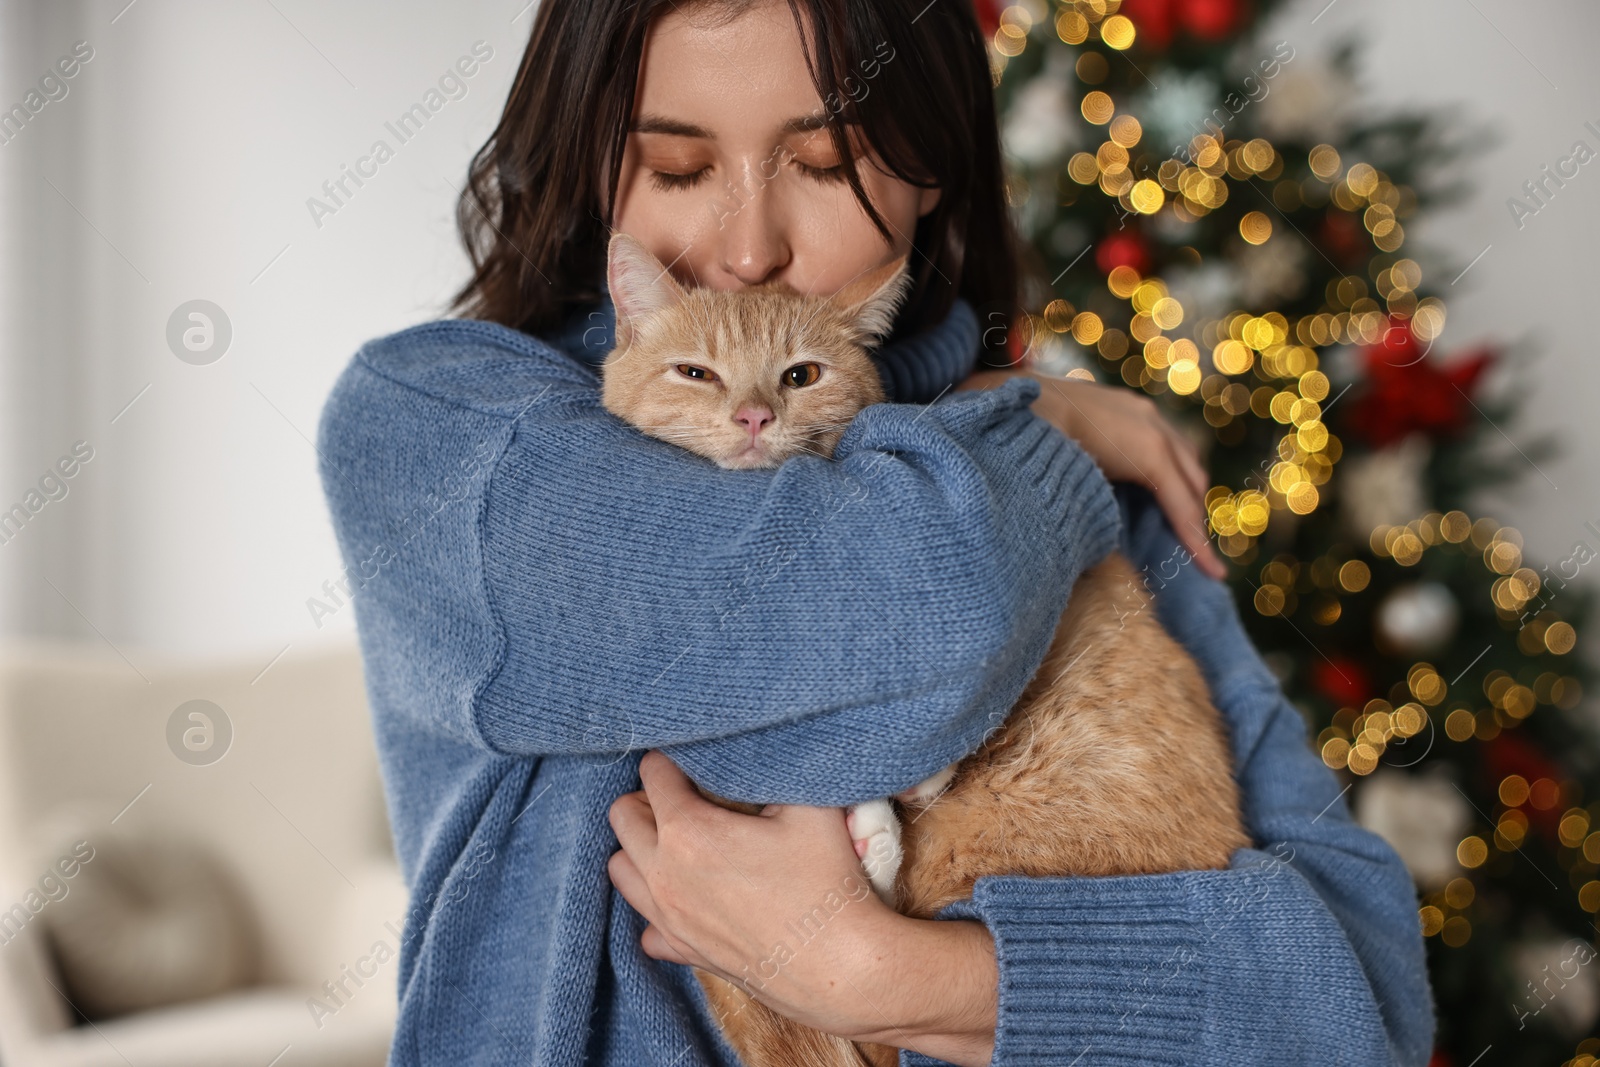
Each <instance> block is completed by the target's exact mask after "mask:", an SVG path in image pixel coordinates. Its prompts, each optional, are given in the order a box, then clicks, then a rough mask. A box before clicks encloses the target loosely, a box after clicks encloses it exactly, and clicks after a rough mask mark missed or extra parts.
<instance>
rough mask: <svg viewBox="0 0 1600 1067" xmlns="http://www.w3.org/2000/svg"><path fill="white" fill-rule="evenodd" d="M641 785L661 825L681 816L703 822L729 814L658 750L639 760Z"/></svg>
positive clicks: (653, 750) (651, 751)
mask: <svg viewBox="0 0 1600 1067" xmlns="http://www.w3.org/2000/svg"><path fill="white" fill-rule="evenodd" d="M639 782H640V784H642V785H643V786H644V793H645V795H646V796H647V797H648V798H649V799H650V801H651V806H652V808H653V809H654V810H655V813H656V820H657V822H658V823H663V824H664V823H665V822H667V821H668V820H669V819H673V818H678V817H683V818H687V819H690V820H692V821H694V822H696V823H703V822H705V821H708V820H712V819H715V818H717V817H718V814H719V813H722V814H725V813H727V811H728V809H727V808H724V807H721V806H720V805H717V804H713V803H711V801H709V800H707V799H706V798H705V797H703V796H701V795H700V791H699V790H698V789H696V788H695V787H694V783H693V782H692V781H690V780H689V776H688V775H686V774H684V773H683V770H682V768H680V767H679V766H678V765H677V764H676V763H673V762H672V760H671V758H670V757H668V756H667V755H665V754H664V753H662V752H661V751H660V750H658V749H651V750H650V751H649V752H646V753H645V754H644V756H643V757H641V758H640V760H639Z"/></svg>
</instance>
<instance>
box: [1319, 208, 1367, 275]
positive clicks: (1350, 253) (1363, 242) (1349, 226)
mask: <svg viewBox="0 0 1600 1067" xmlns="http://www.w3.org/2000/svg"><path fill="white" fill-rule="evenodd" d="M1317 244H1318V245H1320V246H1321V248H1322V250H1323V251H1324V252H1326V253H1327V254H1328V255H1330V256H1332V257H1333V258H1334V259H1336V260H1338V261H1339V262H1340V263H1343V264H1346V265H1348V264H1352V263H1364V262H1365V261H1366V259H1367V253H1368V247H1367V234H1366V231H1365V230H1363V229H1362V228H1361V226H1360V224H1359V223H1357V222H1356V219H1355V216H1354V215H1351V214H1350V213H1349V212H1347V211H1329V212H1328V213H1327V214H1326V215H1324V216H1323V217H1322V225H1321V226H1319V227H1318V229H1317Z"/></svg>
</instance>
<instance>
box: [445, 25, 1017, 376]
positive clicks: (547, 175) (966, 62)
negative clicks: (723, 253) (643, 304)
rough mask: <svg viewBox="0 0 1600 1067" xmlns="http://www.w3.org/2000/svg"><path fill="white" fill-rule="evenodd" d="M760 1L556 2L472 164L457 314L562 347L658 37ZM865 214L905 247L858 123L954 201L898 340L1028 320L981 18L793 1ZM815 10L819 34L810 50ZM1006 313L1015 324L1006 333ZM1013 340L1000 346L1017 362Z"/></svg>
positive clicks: (909, 177)
mask: <svg viewBox="0 0 1600 1067" xmlns="http://www.w3.org/2000/svg"><path fill="white" fill-rule="evenodd" d="M751 2H752V0H699V2H697V3H693V4H692V5H691V4H689V3H684V2H682V0H679V2H676V3H675V2H674V0H543V2H542V3H541V4H540V5H539V9H538V13H537V15H536V16H535V20H534V26H533V31H532V34H531V36H530V37H529V40H528V47H527V50H526V51H525V52H524V53H523V56H522V63H521V66H520V67H519V68H518V70H517V77H516V81H515V82H514V84H513V85H512V87H511V92H510V95H509V96H508V97H507V99H506V105H505V110H504V111H503V112H502V114H501V116H500V122H499V125H498V126H496V127H495V130H494V132H493V133H492V134H491V135H490V136H489V139H488V140H487V141H486V142H485V143H484V145H483V147H482V148H480V149H479V150H478V152H477V154H476V155H475V156H474V157H473V160H472V165H471V169H470V171H469V176H468V182H467V187H466V188H465V189H464V190H463V191H462V194H461V199H460V203H459V204H458V205H457V210H456V221H457V225H458V226H459V228H460V232H461V239H462V242H463V243H464V244H465V245H466V249H467V254H468V256H469V257H470V258H471V260H472V268H473V273H472V278H471V280H470V281H468V282H467V284H466V285H465V286H463V287H462V289H461V291H460V292H459V293H457V294H456V297H455V300H454V302H453V305H452V306H453V308H454V309H456V310H457V311H459V312H460V313H462V314H465V315H467V316H469V317H472V318H478V319H487V320H490V321H493V322H498V323H501V324H503V325H507V326H512V327H515V328H517V329H520V330H523V331H525V332H528V333H532V334H534V335H537V336H549V335H550V334H551V333H553V332H554V331H555V330H556V329H557V328H559V326H560V325H561V324H562V323H563V322H564V321H565V319H566V316H567V315H568V314H570V313H571V312H572V311H573V310H574V309H575V308H577V307H579V306H582V305H588V304H592V303H594V302H596V301H598V300H599V299H600V298H601V295H602V293H601V288H600V285H601V282H602V281H603V279H604V276H605V248H606V241H607V239H608V238H609V236H610V231H611V227H612V219H613V218H614V211H615V205H616V195H617V188H618V184H619V181H620V176H621V170H622V154H623V149H624V147H625V145H626V143H627V134H628V127H629V124H630V122H631V121H632V117H633V116H632V110H633V99H634V92H635V83H636V82H637V79H638V72H639V61H640V58H641V55H642V53H643V48H644V41H645V34H646V31H647V30H648V28H649V26H650V23H651V20H652V19H654V18H655V17H656V16H657V15H659V14H662V13H664V12H666V11H669V10H683V9H685V8H687V7H690V6H694V7H697V8H698V7H702V6H705V5H706V4H708V3H715V4H719V5H720V6H724V7H727V8H728V9H729V11H728V14H729V16H730V17H733V16H736V15H737V14H738V13H739V12H741V11H743V10H745V9H747V8H748V7H749V6H750V4H751ZM788 4H789V9H790V13H791V14H792V15H793V17H794V20H795V25H796V27H797V28H798V29H799V30H800V37H801V41H802V42H803V45H804V49H805V55H806V62H807V65H808V67H809V68H810V70H811V75H812V80H813V82H814V84H815V86H816V89H817V93H818V95H819V96H820V97H821V99H822V101H823V108H824V109H826V110H827V111H829V112H830V113H831V117H832V121H831V122H830V123H829V128H830V130H831V132H832V136H833V140H834V143H835V145H836V146H837V150H838V152H839V155H840V158H841V160H842V162H843V164H844V173H845V175H846V178H847V180H848V181H849V183H850V186H851V189H852V190H853V191H854V193H855V196H856V199H857V201H858V202H859V203H860V204H861V205H862V208H863V210H864V211H865V212H866V213H867V216H868V217H869V218H870V219H871V220H872V223H873V225H874V226H875V227H876V228H877V229H878V231H879V233H881V234H882V235H883V236H884V239H885V240H889V239H890V231H889V229H888V227H887V225H886V224H885V222H884V220H883V219H882V218H881V217H880V216H879V214H878V212H877V211H876V210H874V209H873V207H872V205H871V203H870V202H869V201H868V199H867V195H866V192H865V190H864V189H863V188H862V185H861V180H860V178H859V176H858V175H857V174H856V171H855V156H854V154H853V153H852V151H851V145H850V138H849V137H848V135H847V133H846V130H845V128H844V124H845V123H859V124H860V132H861V133H862V134H863V135H864V136H865V139H866V142H867V143H868V144H870V145H872V147H873V148H874V150H875V151H876V152H877V154H878V156H879V157H880V158H881V159H882V160H883V163H884V166H885V167H886V168H887V169H888V170H889V171H890V173H892V174H894V175H896V176H897V177H899V178H901V179H903V180H905V181H907V182H910V183H912V184H915V185H919V186H922V187H929V186H938V187H939V188H940V189H941V190H942V192H941V194H940V197H939V203H938V205H937V206H936V207H935V208H934V209H933V210H932V211H931V212H929V213H928V214H927V215H925V216H923V217H922V218H921V219H919V220H918V223H917V227H916V232H915V233H914V234H913V235H912V244H913V250H912V253H911V262H910V268H911V276H912V289H911V293H910V296H909V297H908V299H907V300H906V302H905V305H904V306H903V307H902V309H901V312H900V315H899V317H898V318H897V320H896V323H895V334H896V335H900V334H903V333H909V332H914V331H916V330H919V329H922V328H923V327H925V326H928V325H931V324H933V323H936V322H938V321H940V320H941V319H943V318H944V316H945V315H946V313H947V312H948V311H949V310H950V305H951V303H952V302H953V301H954V299H955V298H956V297H957V296H962V297H965V298H966V299H967V301H968V302H969V303H970V304H972V306H973V308H974V310H976V311H977V312H978V316H979V321H980V322H981V323H983V324H985V325H990V324H997V323H1009V322H1011V321H1012V319H1013V317H1014V316H1015V315H1016V313H1017V300H1018V292H1017V287H1018V281H1017V260H1016V248H1017V238H1016V236H1015V234H1014V232H1013V227H1012V222H1011V217H1010V214H1009V212H1008V210H1007V207H1006V202H1005V194H1004V175H1003V170H1002V163H1001V158H1000V140H999V134H998V131H997V128H996V118H995V105H994V86H993V81H992V78H991V74H990V71H989V63H988V56H987V52H986V49H985V44H984V39H983V36H982V34H981V32H980V31H979V29H978V25H977V20H976V17H975V15H974V12H973V10H972V7H971V4H970V2H969V0H933V2H930V0H788ZM802 9H804V12H805V14H806V15H807V16H809V21H810V25H811V26H812V27H813V28H814V32H813V34H812V35H811V37H810V39H809V40H808V39H807V34H806V33H805V25H806V23H805V21H803V20H802ZM995 313H999V315H1000V316H1003V318H1002V317H997V316H996V314H995ZM1005 333H1006V331H1005V330H985V331H984V337H985V347H986V348H988V349H991V350H996V351H998V350H999V349H1001V348H1002V347H1003V344H1004V336H1005Z"/></svg>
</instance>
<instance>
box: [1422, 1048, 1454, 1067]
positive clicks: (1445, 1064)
mask: <svg viewBox="0 0 1600 1067" xmlns="http://www.w3.org/2000/svg"><path fill="white" fill-rule="evenodd" d="M1455 1062H1456V1061H1455V1060H1452V1059H1451V1058H1450V1055H1449V1053H1447V1052H1445V1050H1444V1049H1442V1048H1435V1049H1434V1050H1433V1056H1432V1057H1431V1058H1430V1059H1429V1060H1428V1067H1455Z"/></svg>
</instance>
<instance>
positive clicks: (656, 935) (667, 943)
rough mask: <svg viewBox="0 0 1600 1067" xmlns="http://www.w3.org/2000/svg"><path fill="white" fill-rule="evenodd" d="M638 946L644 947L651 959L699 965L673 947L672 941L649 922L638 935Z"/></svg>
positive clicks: (645, 952)
mask: <svg viewBox="0 0 1600 1067" xmlns="http://www.w3.org/2000/svg"><path fill="white" fill-rule="evenodd" d="M639 947H640V948H642V949H644V954H645V955H646V956H649V957H650V958H652V959H657V960H667V961H668V962H670V963H682V964H686V965H689V966H694V967H698V966H700V964H699V963H697V962H696V961H695V960H692V959H690V958H689V957H688V955H686V954H685V953H683V952H681V951H679V950H678V949H677V948H675V947H673V944H672V941H671V940H670V939H669V938H668V937H667V936H666V935H665V934H663V933H662V932H661V928H660V927H658V926H656V924H655V923H651V924H650V925H649V926H646V927H645V928H644V933H643V934H641V935H639Z"/></svg>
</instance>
